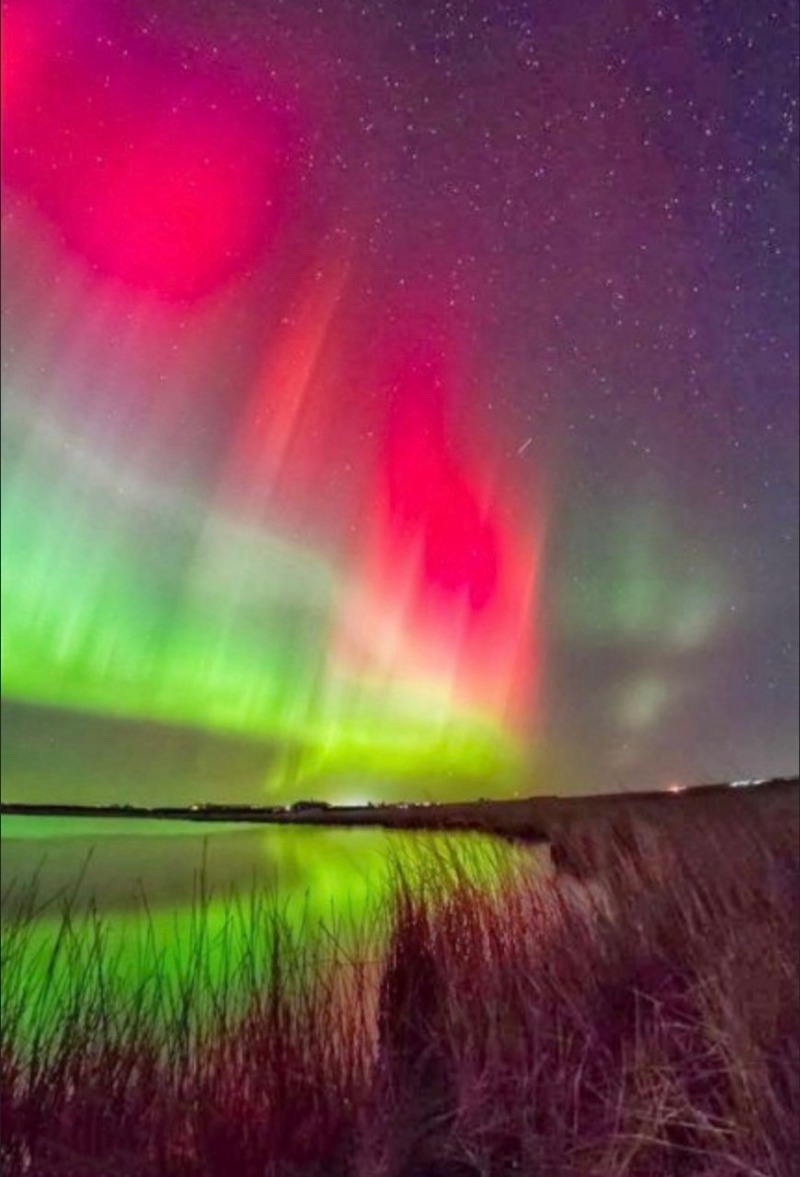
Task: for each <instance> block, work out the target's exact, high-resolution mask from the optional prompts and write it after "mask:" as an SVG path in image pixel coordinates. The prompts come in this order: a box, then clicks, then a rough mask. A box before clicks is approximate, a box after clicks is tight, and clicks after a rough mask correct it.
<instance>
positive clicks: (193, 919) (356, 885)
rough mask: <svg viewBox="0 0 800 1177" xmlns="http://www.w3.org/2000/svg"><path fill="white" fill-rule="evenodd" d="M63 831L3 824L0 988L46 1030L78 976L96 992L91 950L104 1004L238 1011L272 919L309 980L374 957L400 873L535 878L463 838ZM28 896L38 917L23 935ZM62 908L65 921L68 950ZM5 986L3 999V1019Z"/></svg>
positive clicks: (265, 949)
mask: <svg viewBox="0 0 800 1177" xmlns="http://www.w3.org/2000/svg"><path fill="white" fill-rule="evenodd" d="M48 824H49V825H50V827H51V835H50V836H49V837H48V836H47V834H46V830H45V827H46V826H47V825H48ZM54 824H57V825H58V826H59V827H60V828H58V829H57V830H56V831H53V826H54ZM148 824H150V823H148ZM68 825H69V823H67V822H60V823H54V822H53V819H44V820H43V821H42V820H40V821H38V822H37V823H32V822H30V821H19V820H18V819H6V820H5V821H4V822H3V855H2V890H3V912H2V914H3V936H4V947H5V948H6V949H7V951H5V952H4V953H3V961H2V970H3V974H4V980H8V977H9V974H13V977H14V978H15V984H16V985H17V990H16V991H17V992H19V989H18V983H19V978H20V977H22V978H23V979H24V985H25V986H26V987H27V992H28V995H29V996H28V997H26V999H25V1001H24V1002H23V1004H24V1005H25V1007H26V1008H25V1011H24V1017H27V1018H29V1019H32V1020H35V1019H36V1018H39V1020H42V1019H44V1020H46V1015H45V1013H43V1012H42V1011H43V1010H45V1009H50V1010H51V1011H52V1010H53V1009H55V1008H56V1007H57V1004H58V1001H59V1000H60V997H59V994H62V995H63V993H65V992H66V991H67V990H68V989H69V987H70V985H71V984H74V983H75V979H76V978H81V977H84V978H85V980H81V981H80V984H81V985H83V984H84V983H85V984H94V983H95V980H94V979H95V977H96V956H94V954H95V953H96V952H97V950H98V946H99V945H101V946H102V948H101V955H102V957H103V960H104V962H105V974H104V985H105V987H106V989H107V991H108V992H109V993H111V994H113V993H116V994H117V995H118V999H119V1000H121V1001H123V1002H124V1001H125V1000H127V999H128V997H130V996H131V995H134V994H136V993H139V992H142V991H143V989H146V988H147V987H148V986H149V987H150V988H152V987H153V985H155V984H158V985H159V986H161V987H162V988H163V990H164V992H167V991H169V992H172V993H173V995H174V994H176V993H180V992H182V991H185V990H186V987H187V985H188V986H189V987H190V988H191V987H192V986H195V988H194V989H192V990H191V991H192V992H193V993H194V994H195V999H194V1001H195V1006H196V1009H195V1013H196V1015H197V1016H198V1017H201V1018H202V1017H203V1016H204V1010H205V1009H206V1007H207V1005H208V1003H209V1002H210V999H211V995H212V994H213V993H214V992H215V991H216V992H225V993H226V994H227V999H230V1000H231V1001H232V1002H233V1006H235V1004H236V1002H235V993H236V991H237V987H239V988H242V990H243V991H247V989H248V978H250V982H249V984H250V991H252V978H253V976H254V975H255V976H259V977H262V978H266V977H268V975H269V971H270V968H271V952H272V947H273V943H272V938H273V935H274V932H275V928H276V924H275V918H276V916H277V917H278V919H279V925H280V927H281V928H282V929H283V933H284V935H286V936H288V938H289V940H290V941H291V943H293V944H294V946H295V948H294V950H293V953H294V957H295V959H296V960H303V959H305V962H306V965H307V966H308V967H310V968H313V967H317V965H319V963H320V961H321V960H324V959H325V958H326V957H329V956H330V955H331V952H332V951H334V950H335V947H336V944H338V945H339V946H340V947H344V946H346V945H347V944H348V943H354V942H357V943H358V944H359V945H360V948H359V951H361V952H362V953H367V954H368V955H371V956H372V957H374V958H377V957H379V955H380V949H381V944H382V941H383V937H384V936H385V932H386V919H385V916H386V911H387V906H386V899H387V895H388V893H389V888H390V884H391V877H392V871H393V869H394V867H395V866H396V865H397V864H398V863H404V864H405V866H406V867H407V868H408V869H409V870H410V871H411V874H410V878H411V879H412V881H413V880H414V879H416V880H417V881H419V880H420V879H424V880H425V881H426V882H428V883H429V882H430V881H431V879H435V878H436V872H437V870H438V871H445V872H446V871H447V870H448V869H452V868H453V866H454V864H455V863H457V864H458V869H459V870H461V871H463V872H464V875H465V877H467V878H468V879H470V880H471V881H472V882H473V883H476V884H478V885H479V886H486V887H491V886H492V885H494V884H495V883H496V881H497V879H498V878H499V876H500V874H501V873H502V872H503V870H504V869H505V868H507V867H508V866H509V865H510V863H511V862H512V861H514V860H516V859H517V858H518V857H519V856H520V855H524V856H525V859H526V860H529V861H530V863H531V869H537V867H536V863H537V859H536V856H535V855H534V854H532V853H531V852H529V851H521V850H516V849H511V848H506V847H503V846H500V845H499V844H498V843H497V842H495V841H493V840H488V839H482V838H474V837H471V836H467V835H465V836H461V837H450V838H449V839H445V838H443V837H438V838H437V837H433V836H427V835H405V834H401V835H398V834H388V833H384V832H381V831H347V830H330V831H328V830H325V831H321V830H310V829H281V830H274V829H273V830H264V829H263V828H258V829H255V828H252V827H250V828H248V829H236V830H230V829H227V828H226V829H225V830H220V831H217V832H216V833H214V834H212V835H210V836H209V835H208V834H207V833H206V832H205V831H203V832H201V833H198V832H197V828H196V827H190V826H188V824H187V825H184V826H180V825H178V823H175V824H173V823H170V825H169V826H167V825H166V824H164V825H162V826H161V827H160V829H159V831H158V832H157V833H156V832H154V831H151V830H144V831H142V832H141V833H131V832H129V828H130V827H128V829H123V828H122V827H123V825H124V823H122V822H120V823H115V824H114V826H113V827H112V830H109V831H108V832H106V833H105V834H104V835H100V834H98V832H97V830H96V828H94V827H92V826H91V825H88V824H87V825H84V828H83V829H81V828H80V826H81V825H83V823H81V822H78V821H76V822H75V823H74V824H73V825H71V826H70V829H69V832H65V831H64V827H65V826H68ZM420 855H421V858H420ZM420 863H422V870H420V869H419V868H420ZM448 864H449V868H448ZM32 886H35V887H36V889H37V893H38V903H37V906H36V916H35V918H34V919H33V920H27V921H23V922H22V923H21V922H20V921H21V916H22V915H23V912H24V910H25V896H26V893H27V894H30V888H31V887H32ZM42 903H44V904H46V906H44V907H42V906H41V904H42ZM65 905H67V906H69V907H70V908H71V911H72V918H71V924H70V934H69V936H68V938H67V941H64V939H63V933H64V927H65V924H64V916H63V911H64V907H65ZM98 920H99V923H98ZM20 927H24V932H23V935H22V936H21V937H20V935H19V928H20ZM15 929H16V930H17V931H16V932H15ZM15 936H16V939H15ZM60 937H61V938H62V939H61V940H59V938H60ZM56 944H60V955H59V956H58V958H57V960H56V961H55V964H54V963H53V955H52V954H53V948H54V946H55V945H56ZM9 945H10V946H11V951H10V952H9V951H8V948H9ZM23 957H24V959H22V958H23ZM82 970H83V972H82ZM198 970H199V972H198ZM15 984H12V985H11V986H10V987H9V988H8V990H5V987H4V996H3V1001H4V1003H5V1005H6V1008H8V1003H9V1002H13V1000H14V992H15ZM32 994H38V996H37V997H35V999H34V998H33V997H31V995H32ZM42 994H45V995H46V996H45V1000H44V1005H39V1001H40V999H41V996H42ZM126 995H128V997H126ZM37 1010H38V1011H39V1012H38V1013H37V1012H36V1011H37ZM162 1012H163V1011H162ZM51 1016H52V1015H51Z"/></svg>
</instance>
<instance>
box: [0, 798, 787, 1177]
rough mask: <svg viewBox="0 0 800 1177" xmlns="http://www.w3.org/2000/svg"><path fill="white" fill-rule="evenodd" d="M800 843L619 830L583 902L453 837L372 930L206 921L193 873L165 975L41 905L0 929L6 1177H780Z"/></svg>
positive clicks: (0, 1100) (773, 831)
mask: <svg viewBox="0 0 800 1177" xmlns="http://www.w3.org/2000/svg"><path fill="white" fill-rule="evenodd" d="M675 812H676V813H677V810H676V811H675ZM797 825H798V823H797V821H796V820H795V821H790V822H786V821H785V820H784V821H781V822H780V823H774V822H773V823H767V822H766V821H763V822H762V821H759V820H756V818H754V820H753V821H752V822H751V823H750V824H749V825H748V826H746V827H745V826H742V825H741V823H739V822H738V821H730V822H726V821H725V820H724V818H720V816H719V815H718V814H715V815H714V820H713V822H712V823H704V822H699V821H698V822H694V823H693V824H692V825H691V827H686V828H684V827H682V826H681V823H680V822H679V821H678V822H676V824H674V826H670V825H669V823H667V824H666V825H665V826H663V827H662V828H659V829H656V828H654V827H652V826H647V825H645V824H641V823H638V822H637V821H633V822H632V821H631V820H629V819H628V817H627V816H626V817H624V818H620V819H619V820H618V821H617V823H616V824H612V825H609V826H607V827H606V828H604V829H603V830H601V831H598V832H597V834H596V839H601V840H602V847H601V848H600V849H601V850H602V855H601V857H602V862H603V866H602V873H601V877H600V878H597V877H588V876H591V871H590V870H588V869H587V870H586V871H585V872H584V875H586V876H587V877H588V879H587V881H584V882H580V883H579V882H575V881H574V880H572V879H570V878H556V879H552V878H545V877H543V876H542V874H541V873H540V872H537V871H533V870H531V869H530V865H529V860H528V858H527V856H526V855H525V854H524V853H519V852H517V851H508V852H506V851H505V850H504V849H503V848H498V849H497V850H495V851H494V852H491V851H487V850H486V848H485V846H482V847H481V849H480V854H481V855H486V854H487V853H488V854H490V855H491V854H492V853H493V854H494V859H493V861H491V862H489V863H488V865H487V864H486V863H483V864H482V865H481V869H480V870H479V871H476V870H475V869H474V867H475V864H474V863H469V862H468V861H466V860H465V858H464V854H465V852H464V851H461V850H459V851H453V850H451V849H449V848H448V845H449V844H448V843H447V842H446V841H442V840H439V841H437V842H435V843H432V844H429V845H428V846H427V847H426V849H424V850H423V851H421V852H418V853H417V854H415V855H411V856H403V857H398V858H397V859H396V861H395V862H394V863H393V869H392V871H391V876H392V883H391V889H390V895H389V896H388V898H386V899H385V901H384V900H381V901H380V902H378V900H377V898H376V905H375V909H374V911H373V912H372V913H371V915H370V916H369V917H368V918H367V919H366V920H365V921H364V922H362V924H361V925H360V927H359V928H358V929H354V928H353V927H352V926H347V927H345V926H344V925H343V924H340V925H338V926H337V925H336V924H335V923H333V922H330V923H329V924H328V925H327V926H325V927H322V926H321V925H319V923H318V922H316V921H315V922H313V923H312V922H311V921H309V922H308V923H307V924H304V922H303V920H302V919H301V920H300V921H298V920H297V919H296V917H295V916H294V915H292V916H291V918H290V915H289V913H288V911H287V910H286V909H283V908H281V907H279V906H278V905H277V904H276V903H275V902H274V901H272V900H269V899H267V898H265V897H264V896H260V895H258V894H253V895H252V896H250V897H249V898H247V899H242V898H238V899H237V898H235V897H233V896H231V898H230V900H229V902H228V904H227V906H226V908H225V918H224V919H223V921H222V923H221V924H218V923H217V924H214V926H213V927H212V926H211V922H210V920H209V896H208V893H207V891H206V889H205V887H204V885H203V884H202V883H201V884H200V885H198V888H197V890H196V896H195V903H194V907H193V915H192V919H191V921H190V925H189V931H188V934H187V937H186V942H185V944H184V945H183V946H182V951H181V952H180V953H179V955H178V963H177V964H175V963H174V962H173V963H172V964H170V966H169V967H167V966H166V963H165V957H164V954H163V949H162V948H161V947H159V945H158V944H157V942H156V940H155V938H154V937H153V936H152V935H150V936H149V935H148V934H147V932H146V931H145V933H144V934H143V936H142V938H141V942H140V946H139V950H138V951H139V957H138V966H137V967H136V968H135V969H134V970H131V965H130V954H128V955H127V956H126V957H125V958H124V959H123V957H121V956H120V955H119V954H118V953H117V952H116V951H115V949H114V947H113V945H112V942H111V940H110V939H109V936H108V934H107V928H106V925H105V923H104V921H103V919H102V918H101V917H100V916H99V915H97V913H95V912H93V911H91V909H90V910H88V911H84V912H83V913H78V912H76V911H75V910H74V909H72V908H71V907H70V905H69V902H68V901H67V903H66V905H65V906H64V908H63V912H62V915H61V918H60V920H59V921H58V925H57V927H58V930H57V933H56V934H55V935H54V937H52V938H51V939H50V941H49V942H48V944H47V948H46V950H45V949H42V948H40V947H39V942H38V941H37V939H36V937H35V936H34V935H33V934H32V933H33V929H34V928H35V925H36V918H37V913H36V908H35V898H34V897H31V900H30V902H29V905H28V909H27V911H25V910H24V905H20V904H19V903H18V904H17V905H16V907H15V911H16V913H17V914H16V915H15V918H14V919H13V920H8V921H6V922H5V923H4V925H3V944H2V949H3V954H2V1030H1V1032H0V1062H1V1064H2V1074H1V1076H0V1125H1V1129H2V1154H3V1173H4V1174H7V1175H10V1177H14V1175H15V1174H17V1173H20V1174H22V1173H29V1174H34V1175H37V1177H38V1175H39V1174H41V1175H45V1174H48V1175H52V1177H68V1175H69V1177H78V1175H80V1177H89V1175H90V1174H108V1175H109V1177H112V1175H113V1177H133V1175H137V1177H138V1175H142V1177H144V1175H145V1174H147V1175H148V1177H150V1175H153V1177H157V1175H167V1174H169V1175H175V1177H256V1175H258V1177H284V1175H285V1177H290V1175H291V1177H295V1175H297V1177H299V1175H300V1174H304V1175H306V1174H307V1175H310V1177H316V1175H318V1177H323V1175H324V1177H479V1175H480V1177H511V1175H512V1174H516V1175H522V1177H672V1175H674V1177H790V1175H792V1174H794V1173H796V1171H797V1162H798V1158H799V1157H800V1136H799V1135H798V1123H800V991H799V989H798V984H799V982H798V948H799V947H800V945H799V944H798V931H799V927H798V921H799V920H800V886H798V873H797V872H798V858H797V854H798V852H797V837H798V828H797ZM580 845H581V846H582V847H583V849H584V850H586V849H587V846H588V850H589V852H590V856H591V857H592V858H593V860H594V859H596V858H597V855H598V849H599V848H598V845H597V844H596V842H595V844H592V839H591V837H589V838H588V842H587V836H586V834H585V832H584V834H583V835H582V840H581V842H580ZM476 852H477V851H476ZM577 852H578V851H575V849H574V848H573V857H574V855H575V853H577ZM467 857H468V855H467ZM42 952H45V956H44V957H41V956H40V957H38V958H36V954H37V953H40V954H41V953H42ZM212 957H214V959H215V960H220V959H221V960H222V962H223V965H222V967H221V968H220V967H219V966H218V965H214V967H212V964H211V960H212ZM34 958H36V959H34Z"/></svg>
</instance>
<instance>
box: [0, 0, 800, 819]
mask: <svg viewBox="0 0 800 1177" xmlns="http://www.w3.org/2000/svg"><path fill="white" fill-rule="evenodd" d="M2 40H3V63H2V82H3V90H2V119H3V220H2V224H3V409H2V413H3V417H2V463H3V465H2V689H3V698H4V700H5V701H6V703H8V704H10V705H11V706H12V710H11V711H9V712H8V716H7V718H6V719H5V722H4V725H3V726H4V741H5V739H6V732H5V728H6V726H7V725H8V726H9V727H12V726H13V724H14V722H15V721H14V714H13V705H14V704H23V703H24V704H25V705H26V706H30V707H32V708H36V707H41V721H40V722H41V732H42V739H43V740H44V741H46V740H47V739H48V738H50V737H49V734H48V733H49V730H50V729H49V728H48V724H50V723H51V720H50V719H49V718H48V717H50V716H52V714H53V711H52V709H53V708H55V709H60V710H63V711H65V712H66V711H69V712H79V713H87V714H88V715H90V716H96V717H97V740H98V741H102V740H103V739H104V736H103V732H104V730H107V729H105V728H104V726H103V725H104V723H105V722H107V720H108V718H109V717H112V716H113V717H117V718H121V719H130V720H136V721H146V722H148V723H159V724H163V725H166V726H174V727H179V728H187V729H194V730H199V731H203V732H210V733H218V734H219V735H220V736H226V737H236V738H237V739H239V738H245V739H247V740H259V741H264V742H265V743H269V744H271V745H273V746H279V747H281V746H285V747H286V748H287V749H293V750H294V749H299V753H298V754H297V755H296V756H295V754H294V752H292V753H291V754H289V753H287V756H286V765H287V767H286V770H285V771H286V772H287V773H290V774H291V773H300V775H301V777H302V776H303V774H307V776H308V777H309V778H311V779H318V778H319V777H320V776H322V777H324V776H325V774H326V773H331V772H333V773H335V772H339V773H345V774H347V776H348V779H350V780H352V778H354V777H355V778H358V781H359V784H358V785H354V786H352V787H353V788H355V789H356V791H357V792H359V794H360V795H367V796H369V795H372V794H373V793H374V795H376V796H383V795H386V794H387V791H388V793H390V794H391V795H393V796H398V797H399V796H403V795H404V789H406V788H407V785H403V784H402V783H399V784H397V783H395V782H396V781H397V779H398V778H400V779H401V780H402V778H406V779H407V778H408V777H409V775H411V776H415V777H419V776H425V775H426V774H428V776H430V777H433V776H435V777H436V778H437V780H438V781H439V782H440V783H439V784H438V785H437V787H438V788H443V787H447V785H446V781H445V784H444V785H442V784H441V780H442V779H443V778H447V779H449V780H450V781H451V782H452V788H453V789H454V790H455V791H457V792H460V791H463V787H464V786H463V782H464V778H465V777H467V776H469V777H472V778H474V779H475V780H476V781H477V782H478V784H477V785H476V786H475V787H476V788H478V790H479V791H480V792H482V793H487V794H488V793H489V792H491V791H495V792H497V791H503V790H506V789H509V788H512V787H515V786H514V785H513V783H512V782H513V780H514V777H513V773H514V772H519V773H520V774H521V775H520V777H519V779H520V780H522V781H524V782H525V787H526V788H530V789H535V788H536V787H537V781H538V780H540V779H541V780H542V781H543V782H545V783H543V784H542V788H544V789H546V790H552V789H553V788H554V787H555V788H557V789H559V790H564V791H567V790H569V789H576V790H586V789H593V788H614V787H621V786H639V787H648V786H658V785H659V784H667V783H668V782H670V781H672V780H682V781H683V780H686V781H697V780H701V779H710V778H716V779H723V778H734V777H747V776H759V777H764V776H770V775H778V774H781V773H790V772H794V771H796V769H797V755H798V752H797V732H796V711H797V703H798V671H797V644H798V631H797V625H798V622H797V603H798V602H797V595H798V594H797V569H796V564H797V490H798V462H797V429H798V421H797V382H798V340H797V320H798V305H797V277H798V273H797V271H798V266H797V259H798V248H797V247H798V242H797V235H798V234H797V219H796V203H797V196H798V140H797V122H798V97H797V9H796V7H795V6H794V5H791V4H790V5H786V6H785V7H783V8H777V9H776V8H772V9H770V8H769V7H767V8H765V7H764V6H763V5H761V4H759V3H757V2H756V0H748V3H746V4H744V5H740V4H734V3H733V2H732V0H731V2H730V3H729V2H728V0H724V2H723V3H720V4H715V5H708V4H704V3H700V2H699V0H686V2H685V3H678V4H676V5H674V6H659V5H658V4H655V3H653V4H649V3H646V4H641V5H637V6H635V7H634V8H631V6H630V5H628V4H626V3H622V2H621V0H613V2H612V3H610V4H607V5H596V4H591V3H588V2H584V0H567V3H566V4H560V5H554V4H551V3H547V4H544V5H541V6H537V7H536V9H535V10H534V6H532V5H531V4H529V3H521V2H516V0H508V2H503V3H499V2H498V0H493V2H492V0H472V2H471V3H466V2H463V3H462V2H460V0H454V2H452V3H450V2H445V3H442V4H438V3H437V4H435V3H431V4H426V3H417V2H413V3H411V2H408V0H405V2H401V0H394V2H391V3H390V2H389V0H375V2H374V3H373V2H367V3H363V4H355V3H350V2H349V0H330V2H327V0H325V2H321V3H307V2H306V0H296V2H293V3H288V2H287V3H281V2H278V0H266V2H264V3H258V4H255V3H250V2H249V0H234V2H233V3H231V4H228V5H225V6H220V5H216V4H212V3H206V2H205V0H197V2H195V3H191V4H187V3H180V4H176V3H169V2H168V3H164V4H159V5H155V6H153V5H151V6H145V5H143V4H139V3H137V2H135V0H120V2H119V3H114V4H109V5H105V4H94V5H92V4H90V3H87V2H86V0H7V3H4V5H3V39H2ZM32 714H34V715H36V714H37V713H36V712H35V711H34V712H32ZM25 722H26V724H30V715H29V714H28V713H26V720H25ZM29 730H30V729H29V727H26V731H29ZM59 731H62V729H59ZM81 731H82V733H83V735H82V737H81V739H82V743H81V754H82V755H85V756H91V741H90V740H87V739H86V735H85V732H86V728H85V725H84V726H83V727H82V728H81ZM9 738H11V737H9ZM59 738H62V739H66V738H67V737H66V736H63V733H62V736H60V737H59ZM55 754H56V755H57V756H60V755H63V754H64V748H63V746H62V747H61V748H60V749H56V753H55ZM5 771H6V770H5V758H4V772H5ZM142 772H146V766H142ZM509 773H511V774H512V775H509ZM15 774H16V775H15ZM540 774H541V775H540ZM24 779H25V768H24V765H22V766H20V767H19V768H17V767H16V766H14V765H10V766H9V771H8V780H5V779H4V793H5V794H6V795H7V796H8V797H9V799H14V797H15V796H17V795H19V794H20V791H21V790H23V787H24V786H23V784H21V783H20V782H23V781H24ZM277 786H278V782H277V780H272V779H271V778H270V777H269V774H268V773H267V772H266V769H265V773H264V779H263V780H262V781H261V782H260V784H259V789H260V793H259V795H261V796H264V795H268V794H269V791H270V788H272V787H275V788H277ZM348 787H350V786H348ZM320 791H322V787H320ZM112 792H113V788H112ZM118 799H119V800H126V799H128V800H135V799H136V798H129V797H119V798H118ZM213 799H214V800H219V801H224V800H225V796H219V797H215V798H213ZM256 799H257V798H256Z"/></svg>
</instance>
